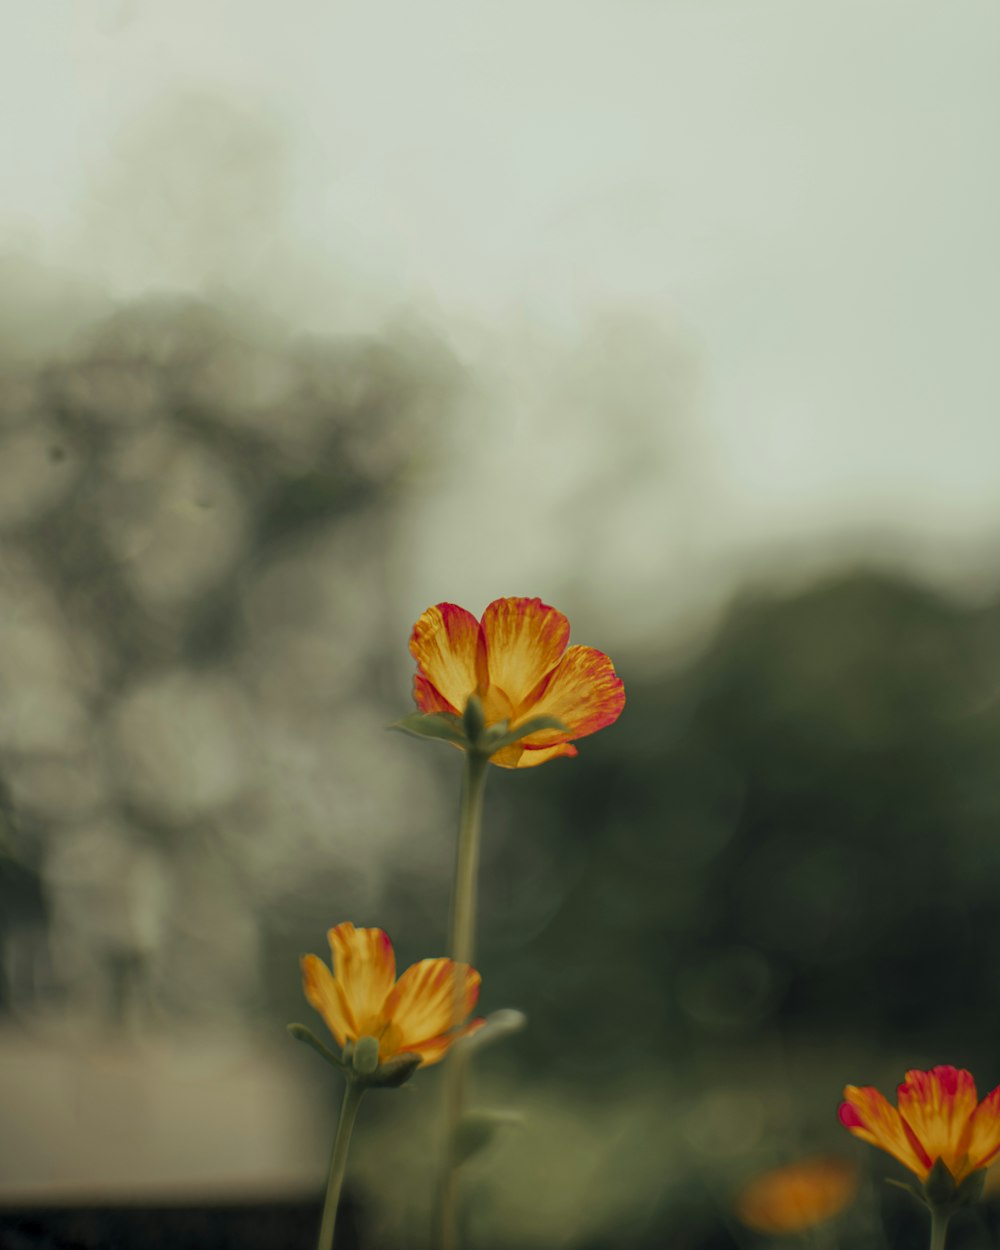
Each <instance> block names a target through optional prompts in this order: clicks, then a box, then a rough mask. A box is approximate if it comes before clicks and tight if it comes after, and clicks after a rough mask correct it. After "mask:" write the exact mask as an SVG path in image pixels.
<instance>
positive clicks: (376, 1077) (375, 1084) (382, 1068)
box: [363, 1051, 421, 1089]
mask: <svg viewBox="0 0 1000 1250" xmlns="http://www.w3.org/2000/svg"><path fill="white" fill-rule="evenodd" d="M420 1064H421V1057H420V1055H414V1054H413V1053H412V1052H411V1051H403V1053H402V1054H399V1055H395V1056H394V1057H393V1058H392V1059H387V1060H386V1061H385V1063H380V1064H379V1065H378V1067H377V1068H376V1069H375V1071H374V1072H373V1073H372V1074H371V1075H370V1076H366V1077H364V1078H363V1080H364V1085H365V1087H366V1088H367V1087H369V1086H371V1087H372V1088H374V1089H397V1088H398V1087H399V1086H400V1085H405V1084H406V1082H407V1081H408V1080H409V1079H410V1077H411V1076H412V1075H413V1074H414V1072H416V1070H417V1068H419V1067H420Z"/></svg>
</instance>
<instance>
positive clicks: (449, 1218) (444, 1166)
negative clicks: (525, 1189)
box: [436, 751, 490, 1250]
mask: <svg viewBox="0 0 1000 1250" xmlns="http://www.w3.org/2000/svg"><path fill="white" fill-rule="evenodd" d="M489 767H490V761H489V756H487V755H483V754H482V753H480V752H479V751H467V752H466V756H465V774H464V776H463V778H462V807H461V816H460V818H459V826H458V850H457V853H456V856H455V883H454V892H453V894H452V903H451V957H452V959H454V960H455V962H456V963H459V964H471V963H472V960H473V957H474V955H475V950H476V881H477V877H478V875H479V831H480V827H481V825H482V814H483V791H484V790H485V788H486V775H487V773H488V772H489ZM463 983H464V978H463V977H461V976H456V977H455V1010H454V1023H455V1024H458V1023H459V1022H460V1020H461V1017H462V1015H463V1012H462V995H463V989H464V984H463ZM465 1072H466V1059H465V1056H464V1055H463V1054H462V1053H461V1051H458V1052H456V1053H454V1054H452V1055H451V1057H450V1058H449V1060H448V1063H447V1065H446V1069H445V1076H444V1116H443V1119H444V1132H443V1135H442V1150H443V1153H442V1159H441V1179H440V1188H439V1191H438V1212H437V1223H438V1228H437V1236H436V1240H437V1242H438V1244H439V1245H440V1247H441V1250H456V1247H457V1245H458V1214H457V1208H458V1178H457V1175H456V1161H455V1155H454V1142H455V1134H456V1132H457V1130H458V1125H459V1121H460V1120H461V1118H462V1105H463V1103H464V1101H465Z"/></svg>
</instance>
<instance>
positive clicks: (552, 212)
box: [0, 0, 1000, 641]
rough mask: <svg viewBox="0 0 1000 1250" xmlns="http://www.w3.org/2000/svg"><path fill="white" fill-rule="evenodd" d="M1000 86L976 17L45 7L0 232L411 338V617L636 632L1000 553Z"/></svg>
mask: <svg viewBox="0 0 1000 1250" xmlns="http://www.w3.org/2000/svg"><path fill="white" fill-rule="evenodd" d="M998 65H1000V6H998V5H997V4H996V3H995V0H505V2H504V3H503V4H500V3H492V4H491V3H485V2H483V3H477V2H476V0H464V3H459V2H458V0H428V2H427V3H422V2H420V0H381V2H379V0H323V2H320V0H288V2H287V3H283V4H280V5H279V4H277V3H276V2H275V0H169V2H168V0H32V3H30V4H22V5H17V6H11V13H10V14H8V15H7V16H6V17H5V18H4V37H3V38H2V40H0V152H2V154H3V155H4V157H5V159H4V160H3V162H2V163H0V231H2V237H0V241H2V243H3V245H4V247H5V248H6V249H8V250H9V249H11V248H13V249H14V250H15V251H17V252H19V253H21V254H23V255H26V256H29V257H30V258H32V259H37V260H39V261H40V262H42V263H44V264H46V265H48V266H50V267H54V268H56V269H57V270H58V271H60V272H64V273H66V274H74V275H77V276H84V277H86V278H88V279H90V280H93V281H95V282H96V283H97V284H98V285H99V286H100V287H101V288H102V289H104V290H106V291H108V292H110V293H111V294H112V295H113V296H116V297H121V296H128V295H132V294H136V293H139V292H142V291H146V290H151V289H162V288H163V287H168V288H173V289H195V290H207V291H219V290H224V291H226V292H228V293H230V294H232V293H236V294H238V295H241V296H243V297H245V298H246V299H247V300H251V301H252V300H257V301H260V302H261V303H264V304H266V305H267V307H268V308H269V309H271V310H273V311H275V312H276V313H277V314H278V315H280V316H282V317H285V318H287V319H288V320H289V321H291V322H292V323H293V324H301V325H303V326H306V327H309V328H312V329H319V330H322V329H332V330H338V329H342V328H351V327H355V326H373V325H377V324H378V323H379V322H380V320H381V319H382V318H384V317H394V316H399V315H404V316H405V315H409V316H414V317H416V318H417V319H419V320H421V321H423V322H425V323H427V324H429V325H431V326H432V327H433V328H435V329H436V330H437V331H438V332H439V333H440V334H441V335H442V336H443V337H444V338H445V339H446V341H448V342H449V343H450V344H451V346H452V348H453V350H454V351H455V352H456V353H457V355H458V356H459V357H460V359H462V360H463V361H465V362H466V363H467V364H468V365H469V368H470V373H471V377H472V379H473V385H472V400H471V401H470V403H469V406H468V410H467V411H466V412H464V413H463V414H462V418H461V420H460V421H459V423H458V424H459V445H460V449H461V462H460V464H459V465H458V466H457V467H454V468H453V467H450V466H449V467H448V468H447V469H445V468H442V469H441V471H440V473H438V474H435V473H433V472H431V473H430V475H429V476H428V478H427V482H426V484H425V498H424V500H423V506H422V508H421V510H420V515H419V520H418V522H417V523H416V524H415V525H414V528H413V531H412V533H413V538H412V547H411V550H410V551H408V552H407V553H406V559H405V560H404V562H403V563H404V565H405V576H406V577H409V578H411V579H412V586H413V589H412V597H413V602H414V606H415V608H416V610H419V609H420V608H421V607H422V606H424V605H425V604H426V603H429V602H433V601H435V600H438V599H442V598H449V599H456V600H457V601H459V602H466V603H467V604H468V606H469V607H470V608H473V609H476V610H478V609H479V608H481V607H482V606H483V604H484V603H485V602H486V601H487V600H488V599H490V598H493V597H495V595H497V594H514V593H526V594H534V593H540V594H542V595H543V597H550V598H551V597H553V596H554V595H555V593H556V591H557V590H558V589H567V588H572V591H573V593H574V594H575V595H576V596H577V597H578V600H580V601H584V602H586V603H587V604H588V605H589V606H590V612H591V614H592V616H593V617H594V618H595V619H607V620H608V621H609V622H610V621H611V620H612V618H613V617H614V616H615V615H616V614H617V615H618V616H620V615H621V613H622V611H623V610H624V611H625V612H626V613H627V614H629V616H630V618H631V619H633V620H634V621H635V622H636V624H635V632H637V633H639V632H642V630H643V629H646V628H651V627H653V626H655V625H657V624H658V623H659V622H661V621H664V620H667V619H669V618H670V616H671V614H672V613H676V612H677V611H680V608H678V606H677V605H683V604H684V603H685V602H687V601H688V600H689V599H692V598H694V599H697V598H698V596H699V595H702V594H707V595H709V597H710V596H711V594H712V593H713V592H712V587H713V586H715V587H718V586H720V585H723V584H728V583H730V582H731V581H732V580H734V579H738V578H739V577H740V576H741V575H744V574H745V573H746V571H747V570H749V569H753V568H755V567H758V566H760V567H763V568H768V567H769V566H770V565H771V564H776V563H777V562H778V556H777V555H776V554H775V553H776V552H782V553H785V555H787V556H788V558H789V559H792V560H793V562H794V561H795V560H801V559H802V558H803V553H806V557H807V558H808V553H809V552H810V551H813V550H814V549H818V547H825V546H827V545H829V544H830V543H833V542H835V541H836V542H846V543H847V544H848V546H853V547H854V548H856V549H857V550H859V551H862V552H864V551H868V550H877V549H878V548H879V546H880V544H881V545H884V546H885V547H886V548H887V549H890V550H892V551H894V552H895V553H896V554H898V555H899V556H900V558H903V559H906V560H907V561H909V562H911V563H913V564H914V565H916V566H920V565H921V564H926V565H927V566H928V567H931V568H933V569H935V570H936V571H938V572H941V573H943V574H946V575H947V574H949V573H952V572H955V571H956V570H957V571H958V573H960V574H963V575H964V573H965V572H966V571H967V570H975V568H976V567H978V566H979V565H980V564H982V565H983V566H984V567H987V566H989V565H990V564H992V559H991V556H992V549H993V545H994V543H993V540H994V537H995V536H997V535H998V534H1000V419H998V410H1000V405H998V401H1000V351H998V350H997V344H996V338H997V325H998V321H1000V281H998V279H1000V231H998V228H997V223H998V222H1000V162H998V159H997V155H996V153H997V141H998V136H1000V74H998V72H997V67H998ZM401 575H403V574H402V571H401ZM585 641H586V640H585Z"/></svg>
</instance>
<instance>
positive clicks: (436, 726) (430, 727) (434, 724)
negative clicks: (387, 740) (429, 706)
mask: <svg viewBox="0 0 1000 1250" xmlns="http://www.w3.org/2000/svg"><path fill="white" fill-rule="evenodd" d="M389 728H390V729H399V730H401V731H402V732H403V733H405V734H412V735H413V737H414V738H438V739H441V740H442V741H444V742H454V743H455V744H456V745H457V746H467V745H468V743H467V740H466V737H465V734H464V733H463V732H462V721H461V718H460V717H458V716H455V715H454V713H452V712H412V713H411V714H410V715H409V716H404V717H403V719H402V720H398V721H395V722H394V723H393V724H392V725H390V726H389Z"/></svg>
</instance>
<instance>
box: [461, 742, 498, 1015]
mask: <svg viewBox="0 0 1000 1250" xmlns="http://www.w3.org/2000/svg"><path fill="white" fill-rule="evenodd" d="M489 767H490V761H489V757H488V756H486V755H482V754H480V752H478V751H467V752H466V754H465V774H464V776H463V778H462V810H461V816H460V818H459V825H458V850H457V852H456V855H455V883H454V892H453V894H452V900H451V957H452V959H454V960H455V961H456V963H460V964H471V963H472V960H473V957H474V955H475V949H476V878H477V876H478V875H479V830H480V826H481V825H482V816H483V790H484V789H485V788H486V774H487V772H488V771H489ZM459 993H461V987H459Z"/></svg>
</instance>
